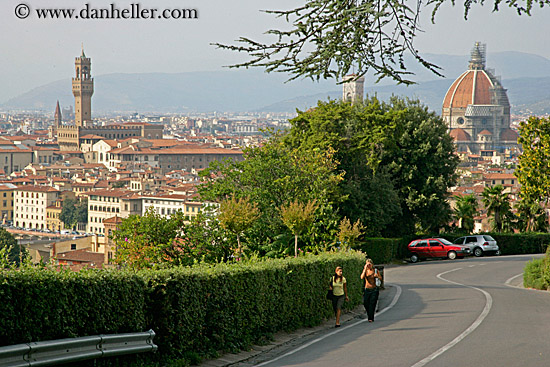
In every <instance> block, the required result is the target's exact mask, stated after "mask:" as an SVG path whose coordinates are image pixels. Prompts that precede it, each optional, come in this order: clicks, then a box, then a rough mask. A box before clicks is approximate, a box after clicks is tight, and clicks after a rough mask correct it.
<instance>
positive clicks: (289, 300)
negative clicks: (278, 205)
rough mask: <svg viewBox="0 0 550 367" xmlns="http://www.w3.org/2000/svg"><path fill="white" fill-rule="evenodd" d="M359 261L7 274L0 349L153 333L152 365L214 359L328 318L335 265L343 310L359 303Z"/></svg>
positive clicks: (2, 282)
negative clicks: (344, 292) (344, 291)
mask: <svg viewBox="0 0 550 367" xmlns="http://www.w3.org/2000/svg"><path fill="white" fill-rule="evenodd" d="M363 265H364V254H362V253H360V252H356V251H349V252H342V253H325V254H321V255H316V256H313V255H307V256H303V257H298V258H296V259H294V258H289V259H280V260H268V261H256V262H246V263H242V264H233V265H227V264H219V265H216V266H195V267H190V268H174V269H167V270H155V271H153V270H150V271H143V272H138V273H131V272H129V271H113V270H110V271H109V270H86V271H81V272H68V271H61V272H57V271H52V270H46V269H22V270H20V271H13V270H11V271H10V270H4V271H0V297H1V299H2V302H1V303H0V312H1V314H2V317H1V318H0V346H4V345H14V344H20V343H26V342H31V341H42V340H55V339H63V338H71V337H79V336H87V335H98V334H114V333H123V332H137V331H146V330H149V329H153V330H154V331H155V333H156V334H157V336H156V337H155V343H156V344H157V345H158V346H159V352H158V353H156V354H147V355H145V354H144V355H142V356H143V358H146V359H150V362H151V363H155V360H156V361H157V362H158V361H160V360H163V361H167V360H179V359H184V360H185V359H186V360H190V359H195V360H196V359H200V358H201V357H207V356H215V355H216V354H217V353H218V352H219V351H222V352H228V351H237V350H240V349H246V348H248V347H250V346H251V345H252V344H254V343H262V342H265V341H266V340H269V339H270V338H271V336H272V334H273V333H275V332H277V331H280V330H287V331H291V330H295V329H297V328H300V327H309V326H314V325H318V324H319V323H321V322H322V321H323V320H324V319H326V318H330V317H333V314H332V307H331V304H330V302H329V301H327V300H326V299H325V294H326V290H327V287H328V283H329V280H330V277H331V276H332V274H333V273H334V269H335V267H336V266H342V267H343V268H344V276H345V277H346V279H347V281H348V294H349V296H350V302H347V303H346V304H345V307H347V308H353V307H355V306H357V305H358V304H360V303H361V301H362V288H363V286H362V283H361V279H360V274H361V271H362V269H363ZM107 362H108V361H101V365H105V366H108V365H109V363H107ZM120 363H121V362H120V360H117V362H116V363H113V364H112V365H119V364H120ZM79 365H81V364H79ZM145 365H147V364H145ZM149 365H151V364H149Z"/></svg>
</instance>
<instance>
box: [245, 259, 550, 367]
mask: <svg viewBox="0 0 550 367" xmlns="http://www.w3.org/2000/svg"><path fill="white" fill-rule="evenodd" d="M532 258H533V255H528V256H525V255H522V256H500V257H484V258H469V259H464V260H455V261H449V260H443V261H425V262H421V263H418V264H410V265H407V266H401V267H396V268H391V269H386V271H385V280H386V282H388V283H389V284H391V285H392V288H393V292H392V293H393V294H392V300H394V301H395V302H394V304H393V305H390V306H389V307H387V308H385V309H383V310H381V311H382V312H381V313H380V314H379V315H377V317H376V320H375V322H374V323H368V322H365V320H358V319H356V320H352V321H350V322H349V323H348V324H346V325H343V327H341V328H339V329H331V330H330V331H328V332H326V333H323V334H321V335H314V336H312V337H311V338H309V339H306V340H303V342H302V343H301V345H299V346H296V345H294V346H292V347H290V348H289V349H287V350H281V351H279V352H278V355H273V354H271V355H264V356H260V357H258V358H257V359H256V360H254V361H249V363H250V362H252V363H251V364H253V365H257V366H331V367H333V366H384V367H391V366H396V367H401V366H403V367H421V366H429V367H438V366H439V367H449V366H453V367H458V366H464V367H470V366H483V367H491V366H499V367H500V366H521V367H531V366H533V367H535V366H537V367H538V366H550V292H541V291H534V290H528V289H523V288H520V287H515V286H514V284H521V279H522V278H521V276H519V275H520V274H521V273H522V271H523V268H524V266H525V263H526V262H527V261H529V260H530V259H532Z"/></svg>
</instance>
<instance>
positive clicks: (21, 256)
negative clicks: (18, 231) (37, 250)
mask: <svg viewBox="0 0 550 367" xmlns="http://www.w3.org/2000/svg"><path fill="white" fill-rule="evenodd" d="M0 251H1V253H0V267H8V266H11V265H15V266H20V265H21V264H22V263H24V262H25V260H26V259H27V258H29V252H28V251H27V249H26V248H25V247H24V246H21V245H19V244H18V243H17V240H16V239H15V237H14V236H13V235H12V234H11V233H10V232H8V231H6V229H5V228H3V227H0Z"/></svg>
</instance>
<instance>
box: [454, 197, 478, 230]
mask: <svg viewBox="0 0 550 367" xmlns="http://www.w3.org/2000/svg"><path fill="white" fill-rule="evenodd" d="M455 198H456V207H455V210H454V211H455V218H456V219H457V220H458V222H459V225H458V227H459V228H463V229H465V230H466V231H468V232H469V233H471V232H472V231H473V229H474V216H475V215H476V214H477V198H476V197H475V195H474V194H471V195H466V196H455Z"/></svg>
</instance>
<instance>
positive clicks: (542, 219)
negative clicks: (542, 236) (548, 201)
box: [515, 198, 548, 232]
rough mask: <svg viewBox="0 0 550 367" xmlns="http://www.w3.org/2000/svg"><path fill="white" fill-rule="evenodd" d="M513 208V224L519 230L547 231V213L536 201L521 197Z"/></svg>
mask: <svg viewBox="0 0 550 367" xmlns="http://www.w3.org/2000/svg"><path fill="white" fill-rule="evenodd" d="M515 208H516V216H517V220H516V225H515V226H516V228H517V229H518V230H519V231H520V232H548V214H546V211H545V210H544V208H543V207H542V206H541V205H540V204H539V203H538V202H533V201H531V200H530V199H526V198H521V200H520V201H518V202H517V204H516V206H515Z"/></svg>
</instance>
